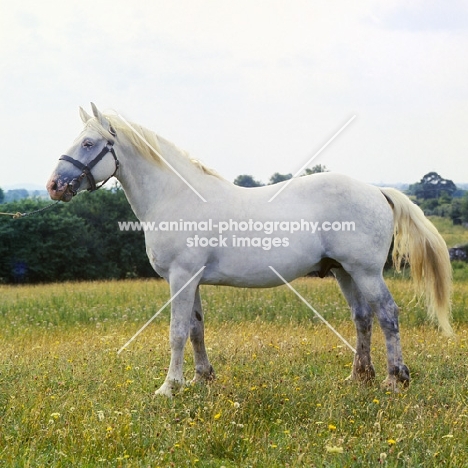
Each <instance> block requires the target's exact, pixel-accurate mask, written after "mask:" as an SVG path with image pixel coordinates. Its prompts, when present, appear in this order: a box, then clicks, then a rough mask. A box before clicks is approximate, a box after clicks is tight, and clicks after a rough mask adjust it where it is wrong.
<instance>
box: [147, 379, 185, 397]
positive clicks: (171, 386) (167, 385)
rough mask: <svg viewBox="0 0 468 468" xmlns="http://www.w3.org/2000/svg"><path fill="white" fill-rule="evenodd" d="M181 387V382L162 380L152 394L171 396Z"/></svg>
mask: <svg viewBox="0 0 468 468" xmlns="http://www.w3.org/2000/svg"><path fill="white" fill-rule="evenodd" d="M182 387H183V383H180V382H175V381H174V382H164V383H163V384H162V385H161V387H159V389H158V390H156V392H155V393H154V394H155V396H156V395H162V396H165V397H167V398H172V397H173V396H174V395H175V394H176V393H177V392H179V391H180V389H181V388H182Z"/></svg>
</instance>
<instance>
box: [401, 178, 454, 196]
mask: <svg viewBox="0 0 468 468" xmlns="http://www.w3.org/2000/svg"><path fill="white" fill-rule="evenodd" d="M456 190H457V186H456V185H455V184H454V183H453V181H451V180H448V179H444V178H443V177H441V176H440V175H439V174H437V172H429V173H427V174H426V175H425V176H424V177H423V178H422V179H421V180H420V181H419V182H418V183H416V184H413V185H410V188H409V193H410V194H411V195H416V197H417V198H421V199H423V200H429V199H431V198H439V197H440V196H441V195H442V194H443V193H444V192H445V193H446V194H447V195H448V196H449V197H452V195H453V194H454V193H455V192H456Z"/></svg>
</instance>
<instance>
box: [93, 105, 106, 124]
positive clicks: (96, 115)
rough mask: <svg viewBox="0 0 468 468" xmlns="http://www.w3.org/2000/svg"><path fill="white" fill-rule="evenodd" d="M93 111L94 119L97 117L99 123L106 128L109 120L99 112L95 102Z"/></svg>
mask: <svg viewBox="0 0 468 468" xmlns="http://www.w3.org/2000/svg"><path fill="white" fill-rule="evenodd" d="M91 109H92V110H93V115H94V117H96V119H97V121H98V122H99V123H100V124H101V125H102V126H103V127H104V128H105V124H106V123H107V120H106V119H105V118H104V116H103V115H102V114H101V112H100V111H99V110H98V108H97V107H96V104H94V102H92V103H91Z"/></svg>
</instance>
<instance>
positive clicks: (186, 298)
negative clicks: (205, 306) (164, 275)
mask: <svg viewBox="0 0 468 468" xmlns="http://www.w3.org/2000/svg"><path fill="white" fill-rule="evenodd" d="M185 283H186V277H185V275H184V276H182V275H179V276H178V277H177V278H176V279H174V280H171V281H170V285H171V296H172V297H173V298H174V299H173V301H172V303H171V326H170V336H169V341H170V345H171V363H170V365H169V370H168V372H167V376H166V380H165V381H164V383H163V384H162V385H161V387H160V388H159V389H158V390H157V391H156V395H165V396H167V397H172V396H173V395H174V393H176V392H177V391H179V390H180V389H181V388H182V387H183V385H184V383H185V381H184V374H183V363H184V348H185V344H186V343H187V339H188V337H189V333H190V321H191V317H192V310H193V306H194V301H195V293H196V291H197V287H198V284H197V281H196V280H194V281H193V282H192V283H190V284H188V285H187V286H185V288H184V289H183V290H182V291H181V288H183V286H184V284H185ZM174 296H175V297H174Z"/></svg>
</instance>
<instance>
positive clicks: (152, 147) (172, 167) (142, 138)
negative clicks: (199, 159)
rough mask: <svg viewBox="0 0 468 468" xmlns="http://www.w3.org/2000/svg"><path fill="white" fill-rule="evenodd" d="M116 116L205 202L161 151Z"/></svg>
mask: <svg viewBox="0 0 468 468" xmlns="http://www.w3.org/2000/svg"><path fill="white" fill-rule="evenodd" d="M117 116H118V117H119V118H120V119H122V122H123V123H124V124H125V125H127V127H129V128H130V129H131V130H132V131H133V132H134V133H135V135H137V136H138V137H139V138H140V139H141V140H142V141H143V142H144V143H146V144H147V145H148V146H149V148H151V149H152V150H153V151H154V152H155V153H156V154H157V156H158V157H159V158H161V159H162V160H163V161H164V162H165V163H166V165H167V166H168V167H169V169H171V171H172V172H173V173H174V174H176V175H177V176H178V177H179V178H180V179H181V180H182V181H183V182H184V183H185V184H186V185H187V186H188V187H189V188H190V189H191V190H192V191H193V192H194V193H195V194H196V195H198V196H199V197H200V198H201V199H202V200H203V201H204V202H205V203H206V200H205V199H204V198H203V197H202V196H201V195H200V194H199V193H198V192H197V190H196V189H195V188H194V187H193V186H192V185H191V184H190V183H189V182H187V180H186V179H185V178H184V177H183V176H182V175H181V174H180V173H179V172H178V171H177V169H175V168H174V166H172V164H170V163H169V162H168V161H166V159H164V158H163V157H162V156H161V153H159V151H158V150H157V149H156V148H155V147H154V146H152V145H151V144H150V143H149V142H148V140H147V139H146V138H145V137H144V136H143V135H142V134H141V133H139V132H138V131H137V130H135V128H133V127H132V126H131V125H130V124H129V123H128V122H127V121H126V120H125V119H124V118H123V117H122V116H121V115H120V114H119V113H117Z"/></svg>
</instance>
